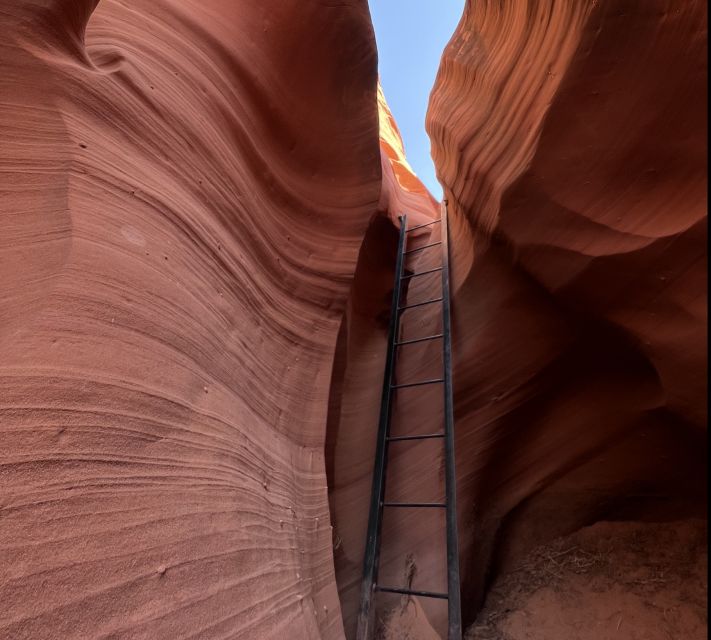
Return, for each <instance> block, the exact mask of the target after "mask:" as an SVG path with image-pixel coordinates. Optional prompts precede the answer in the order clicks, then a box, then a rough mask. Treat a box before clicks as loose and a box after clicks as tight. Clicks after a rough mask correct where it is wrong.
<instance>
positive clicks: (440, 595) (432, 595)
mask: <svg viewBox="0 0 711 640" xmlns="http://www.w3.org/2000/svg"><path fill="white" fill-rule="evenodd" d="M375 590H376V591H384V592H385V593H402V594H404V595H406V596H421V597H423V598H441V599H442V600H447V599H448V598H449V596H448V595H447V594H446V593H437V592H436V591H415V590H414V589H401V588H399V587H381V586H380V585H376V586H375Z"/></svg>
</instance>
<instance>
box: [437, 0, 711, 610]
mask: <svg viewBox="0 0 711 640" xmlns="http://www.w3.org/2000/svg"><path fill="white" fill-rule="evenodd" d="M706 41H707V33H706V4H705V3H702V2H689V3H685V4H684V5H683V6H682V5H679V3H674V2H665V1H663V0H655V1H653V2H633V1H629V2H627V1H626V2H579V3H562V4H553V3H549V2H537V1H530V2H512V3H500V2H493V1H491V2H487V1H484V2H469V3H468V4H467V7H466V10H465V14H464V17H463V19H462V22H461V23H460V25H459V28H458V30H457V32H456V33H455V35H454V37H453V38H452V40H451V41H450V43H449V45H448V47H447V49H446V51H445V53H444V56H443V60H442V66H441V68H440V71H439V75H438V78H437V82H436V85H435V88H434V90H433V93H432V96H431V102H430V109H429V114H428V131H429V133H430V136H431V138H432V150H433V156H434V160H435V163H436V166H437V170H438V175H439V178H440V180H441V182H442V184H443V185H444V189H445V197H446V198H448V200H449V206H450V212H451V215H452V216H453V218H454V221H453V230H454V234H455V242H454V269H455V304H454V332H455V341H456V344H455V347H454V352H455V356H456V370H455V381H456V382H455V384H456V389H455V395H456V404H457V409H456V417H457V438H458V440H457V455H458V464H459V468H458V471H459V495H460V504H459V506H460V509H461V511H460V518H461V519H460V523H461V531H462V534H463V539H462V551H463V556H462V562H463V568H464V571H465V574H464V593H465V595H466V596H467V605H468V606H467V611H468V613H469V615H470V617H471V615H473V614H474V613H475V612H476V609H477V608H478V606H479V604H480V602H481V597H482V595H483V593H484V588H485V584H486V582H485V580H486V575H487V572H488V571H491V572H492V574H493V575H496V573H497V572H498V571H499V570H501V569H504V568H506V567H508V566H510V565H511V563H512V562H514V561H515V560H516V559H517V558H519V559H520V557H521V556H522V554H523V553H524V552H526V550H528V549H530V548H532V546H534V545H536V544H540V543H544V542H547V541H548V540H550V539H551V538H552V537H555V536H557V535H564V534H567V533H570V532H571V531H573V530H575V529H577V528H578V527H580V526H581V525H586V524H589V523H591V522H594V521H596V520H599V519H605V518H611V519H620V518H622V519H637V518H639V519H661V520H663V519H668V518H683V517H687V516H689V515H696V514H700V513H702V512H703V510H704V507H702V504H703V503H704V502H705V499H704V492H705V489H704V485H705V481H704V476H705V471H706V459H705V453H704V451H705V439H706V435H705V427H706V410H707V406H706V396H705V384H706V344H707V334H706V302H707V298H706V242H705V241H706V234H707V227H706V224H707V222H706V219H707V201H706V161H707V158H706V148H705V144H706V142H705V141H706V129H707V125H706V107H707V104H706V102H707V99H706V86H707V85H706Z"/></svg>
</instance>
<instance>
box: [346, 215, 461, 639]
mask: <svg viewBox="0 0 711 640" xmlns="http://www.w3.org/2000/svg"><path fill="white" fill-rule="evenodd" d="M399 219H400V239H399V242H398V251H397V261H396V264H395V289H394V292H393V299H392V307H391V311H390V329H389V334H388V351H387V357H386V360H385V375H384V379H383V391H382V399H381V404H380V418H379V424H378V435H377V438H378V440H377V446H376V451H375V463H374V468H373V485H372V490H371V498H370V511H369V515H368V533H367V539H366V546H365V556H364V560H363V581H362V587H361V601H360V611H359V614H358V631H357V636H356V638H357V640H371V638H372V636H373V632H374V627H375V624H374V621H375V607H374V606H373V599H374V597H375V594H376V593H378V592H385V593H400V594H405V595H413V596H420V597H423V598H441V599H446V600H447V602H448V617H449V622H448V632H447V639H448V640H461V637H462V621H461V602H460V599H461V597H460V590H459V545H458V540H457V507H456V475H455V466H454V462H455V460H454V458H455V456H454V414H453V405H452V367H451V357H452V354H451V351H452V349H451V340H450V334H451V321H450V301H449V244H448V235H449V228H448V224H447V206H446V202H445V203H444V204H443V206H442V214H441V217H440V218H439V219H437V220H433V221H431V222H427V223H425V224H420V225H417V226H415V227H412V228H410V229H408V228H407V216H406V215H402V216H400V218H399ZM437 223H442V226H441V229H440V231H441V240H440V241H439V242H433V243H430V244H427V245H425V246H423V247H418V248H417V249H412V250H410V251H408V250H407V248H406V244H407V234H408V233H409V232H410V231H415V230H416V229H420V228H422V227H427V226H430V225H433V224H437ZM435 245H441V246H442V265H441V266H440V267H437V268H434V269H426V270H424V271H420V272H416V273H411V274H408V275H403V268H404V262H405V257H406V256H407V255H409V254H412V253H414V252H416V251H422V250H424V249H427V248H429V247H433V246H435ZM437 271H441V273H442V295H441V297H439V298H434V299H432V300H426V301H424V302H418V303H416V304H411V305H406V306H400V298H401V289H402V284H403V281H405V280H409V279H411V278H417V277H419V276H423V275H426V274H429V273H434V272H437ZM437 303H441V306H442V333H438V334H436V335H430V336H424V337H420V338H415V339H411V340H404V341H400V340H399V336H400V321H401V314H402V312H403V311H405V310H407V309H412V308H414V307H421V306H425V305H430V304H437ZM428 340H442V355H443V361H442V365H443V372H442V377H439V378H433V379H430V380H420V381H412V382H406V383H404V384H394V373H395V365H396V362H397V356H398V350H399V349H400V348H401V347H403V346H405V345H408V344H414V343H418V342H424V341H428ZM434 384H441V385H442V386H443V392H444V431H442V432H439V433H425V434H422V435H406V436H391V435H390V425H391V416H392V400H393V392H396V391H397V390H398V389H403V388H407V387H416V386H421V385H434ZM430 438H441V439H442V440H443V442H444V450H445V502H386V501H385V480H386V475H387V465H388V448H389V445H390V443H396V442H398V441H404V440H424V439H430ZM387 508H411V509H420V508H443V509H446V530H447V592H446V593H438V592H434V591H415V590H412V589H410V588H404V587H398V586H385V585H381V584H379V583H378V564H379V559H380V541H381V528H382V521H383V510H384V509H387Z"/></svg>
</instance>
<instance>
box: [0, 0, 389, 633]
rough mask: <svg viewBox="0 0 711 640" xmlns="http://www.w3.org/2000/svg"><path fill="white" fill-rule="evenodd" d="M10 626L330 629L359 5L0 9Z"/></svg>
mask: <svg viewBox="0 0 711 640" xmlns="http://www.w3.org/2000/svg"><path fill="white" fill-rule="evenodd" d="M0 31H1V32H2V33H3V41H2V43H1V44H0V139H1V140H2V143H1V144H0V181H1V187H0V200H1V204H0V225H1V227H2V231H1V233H0V274H1V283H0V441H1V442H2V445H1V446H0V485H1V489H0V602H2V605H1V606H0V637H2V638H8V639H10V638H12V640H22V639H27V640H30V639H31V640H40V639H42V638H48V639H50V638H51V639H52V640H56V639H58V638H80V637H81V638H100V637H109V636H110V637H112V638H128V637H132V638H139V637H140V638H156V639H158V638H197V637H201V638H228V637H229V638H245V639H250V640H252V639H255V638H276V637H281V638H296V639H298V638H311V639H313V638H342V637H343V627H342V623H341V615H340V607H339V600H338V594H337V591H336V583H335V580H334V570H333V559H332V546H331V541H332V534H331V529H330V524H329V511H328V502H327V491H326V476H325V466H324V454H323V442H324V432H325V423H326V412H327V399H328V393H329V381H330V377H331V369H332V360H333V353H334V347H335V343H336V336H337V332H338V328H339V323H340V319H341V316H342V314H343V311H344V308H345V304H346V298H347V296H348V292H349V289H350V283H351V280H352V276H353V271H354V269H355V264H356V260H357V256H358V251H359V247H360V245H361V242H362V238H363V235H364V232H365V229H366V227H367V226H368V224H369V221H370V218H371V217H372V216H373V215H374V213H375V212H376V210H377V206H378V201H379V198H380V193H381V168H380V150H379V145H378V112H377V93H376V84H377V76H376V53H375V44H374V39H373V33H372V27H371V24H370V20H369V15H368V9H367V5H366V3H365V1H364V0H353V1H346V2H338V3H334V2H331V1H330V0H311V1H308V2H304V1H303V0H286V1H285V0H264V1H262V0H260V2H253V3H243V2H242V3H234V2H231V1H227V0H207V1H200V2H197V1H191V0H188V1H185V0H156V1H155V2H154V1H151V2H130V3H126V2H120V1H118V0H102V1H101V2H99V3H97V2H96V1H92V0H42V1H40V2H38V1H36V0H19V1H17V2H11V3H3V6H2V8H0Z"/></svg>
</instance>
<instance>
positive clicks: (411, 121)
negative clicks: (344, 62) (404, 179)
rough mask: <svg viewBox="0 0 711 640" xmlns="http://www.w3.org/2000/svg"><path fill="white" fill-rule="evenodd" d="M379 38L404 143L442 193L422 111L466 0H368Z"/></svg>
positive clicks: (383, 75)
mask: <svg viewBox="0 0 711 640" xmlns="http://www.w3.org/2000/svg"><path fill="white" fill-rule="evenodd" d="M369 4H370V14H371V16H372V18H373V25H374V27H375V37H376V40H377V42H378V58H379V71H380V82H381V84H382V85H383V91H384V92H385V97H386V98H387V100H388V104H389V105H390V109H391V111H392V112H393V115H394V116H395V120H396V121H397V124H398V128H399V129H400V133H401V134H402V138H403V141H404V143H405V152H406V154H407V159H408V161H409V163H410V164H411V165H412V168H413V169H414V170H415V173H416V174H417V175H418V176H419V178H420V179H421V180H422V181H423V182H424V183H425V185H426V186H427V188H428V189H429V190H430V191H431V192H432V195H433V196H434V197H435V198H437V199H440V198H441V197H442V187H441V186H440V184H439V182H437V178H435V170H434V165H433V164H432V158H431V156H430V139H429V137H428V136H427V133H426V132H425V114H426V113H427V103H428V102H429V95H430V91H431V90H432V85H434V80H435V76H436V75H437V69H438V68H439V60H440V58H441V57H442V51H443V50H444V47H445V45H446V44H447V42H449V39H450V38H451V37H452V33H454V29H455V28H456V26H457V23H458V22H459V18H460V17H461V15H462V12H463V10H464V0H369Z"/></svg>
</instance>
